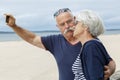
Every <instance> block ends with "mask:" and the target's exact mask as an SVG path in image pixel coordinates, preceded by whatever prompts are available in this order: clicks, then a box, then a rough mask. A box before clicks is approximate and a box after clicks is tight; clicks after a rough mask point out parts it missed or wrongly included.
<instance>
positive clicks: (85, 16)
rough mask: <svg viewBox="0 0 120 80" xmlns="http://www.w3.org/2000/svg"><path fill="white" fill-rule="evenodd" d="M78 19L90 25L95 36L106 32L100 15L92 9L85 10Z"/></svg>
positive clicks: (90, 30)
mask: <svg viewBox="0 0 120 80" xmlns="http://www.w3.org/2000/svg"><path fill="white" fill-rule="evenodd" d="M76 21H80V22H82V23H83V25H86V26H87V27H88V30H89V32H90V33H91V35H92V36H93V37H97V36H99V35H100V34H102V33H104V25H103V22H102V19H101V18H100V16H98V15H97V14H96V13H95V12H93V11H91V10H83V11H81V12H80V13H79V14H78V15H77V16H76Z"/></svg>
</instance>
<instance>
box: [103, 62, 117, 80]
mask: <svg viewBox="0 0 120 80" xmlns="http://www.w3.org/2000/svg"><path fill="white" fill-rule="evenodd" d="M115 69H116V64H115V62H114V61H113V60H111V61H110V62H109V64H108V65H107V66H104V80H107V79H108V78H109V77H110V76H111V75H112V74H113V73H114V72H115Z"/></svg>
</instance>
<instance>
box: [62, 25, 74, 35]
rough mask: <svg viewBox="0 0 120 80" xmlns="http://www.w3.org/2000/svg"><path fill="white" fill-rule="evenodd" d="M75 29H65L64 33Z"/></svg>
mask: <svg viewBox="0 0 120 80" xmlns="http://www.w3.org/2000/svg"><path fill="white" fill-rule="evenodd" d="M74 29H75V28H74V27H70V28H68V29H65V31H64V34H66V33H67V32H69V31H74Z"/></svg>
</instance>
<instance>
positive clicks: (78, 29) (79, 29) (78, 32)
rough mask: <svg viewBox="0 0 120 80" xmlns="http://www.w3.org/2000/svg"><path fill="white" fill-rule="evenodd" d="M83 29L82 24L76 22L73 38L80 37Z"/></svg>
mask: <svg viewBox="0 0 120 80" xmlns="http://www.w3.org/2000/svg"><path fill="white" fill-rule="evenodd" d="M84 29H85V28H84V27H83V23H82V22H80V21H77V23H76V26H75V30H74V33H73V36H74V37H76V38H78V37H80V36H81V35H82V34H83V33H84Z"/></svg>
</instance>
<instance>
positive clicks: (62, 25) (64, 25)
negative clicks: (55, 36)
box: [56, 12, 75, 37]
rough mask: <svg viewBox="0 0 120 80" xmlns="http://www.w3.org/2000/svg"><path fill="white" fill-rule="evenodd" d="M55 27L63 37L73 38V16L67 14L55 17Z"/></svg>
mask: <svg viewBox="0 0 120 80" xmlns="http://www.w3.org/2000/svg"><path fill="white" fill-rule="evenodd" d="M56 22H57V26H58V28H59V29H60V31H61V33H62V34H63V35H64V36H66V37H67V36H68V37H70V36H73V32H74V30H73V26H75V19H74V16H73V15H72V14H71V13H69V12H64V13H61V14H60V15H58V16H57V17H56Z"/></svg>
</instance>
